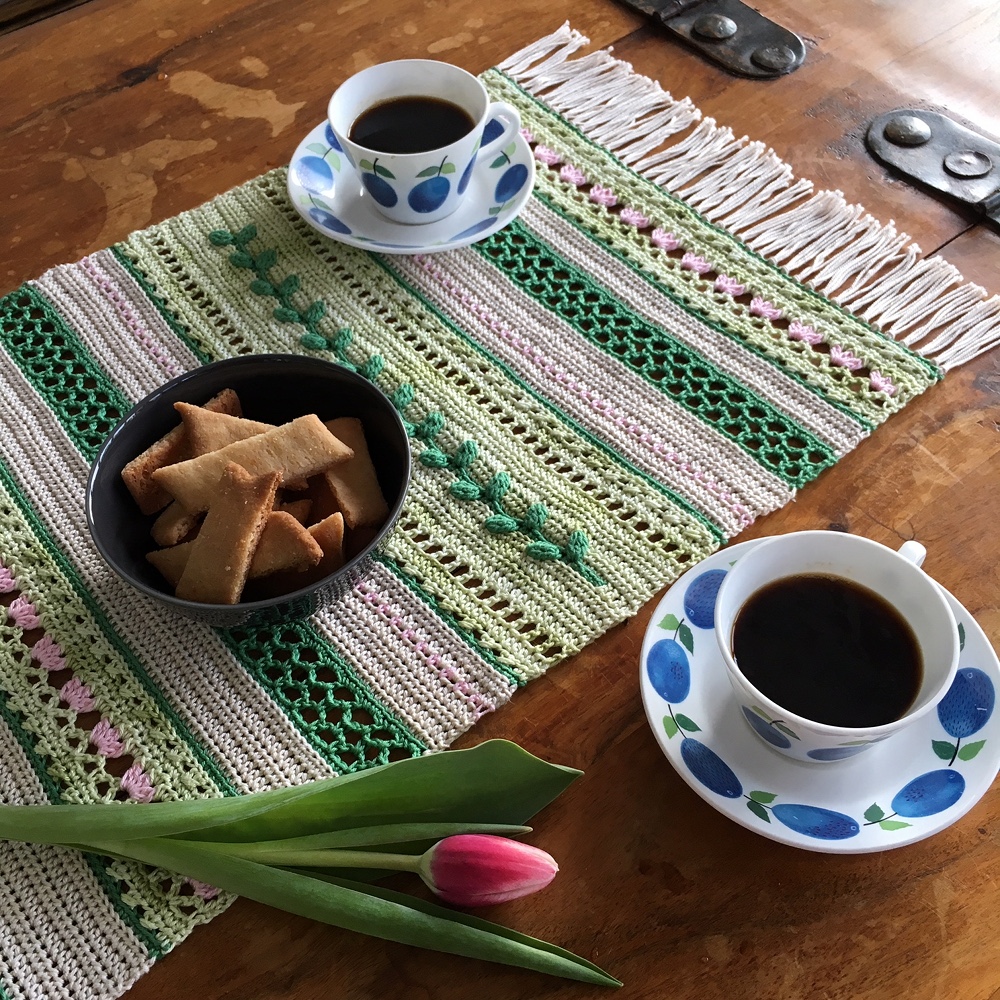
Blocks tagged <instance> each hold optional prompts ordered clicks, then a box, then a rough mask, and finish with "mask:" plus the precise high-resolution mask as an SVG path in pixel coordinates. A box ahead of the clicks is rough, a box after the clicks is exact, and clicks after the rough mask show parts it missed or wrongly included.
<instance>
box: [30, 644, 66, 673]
mask: <svg viewBox="0 0 1000 1000" xmlns="http://www.w3.org/2000/svg"><path fill="white" fill-rule="evenodd" d="M31 658H32V659H33V660H35V661H37V662H38V663H39V664H40V665H41V666H42V667H44V668H45V669H46V670H64V669H65V667H66V660H65V659H64V658H63V651H62V647H61V646H60V645H59V643H58V642H56V641H55V639H53V638H52V636H50V635H43V636H42V637H41V639H39V640H38V642H36V643H35V644H34V646H32V647H31Z"/></svg>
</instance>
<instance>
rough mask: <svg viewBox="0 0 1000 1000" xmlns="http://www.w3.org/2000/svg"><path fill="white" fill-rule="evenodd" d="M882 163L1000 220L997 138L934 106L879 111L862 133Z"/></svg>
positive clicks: (999, 165) (876, 157)
mask: <svg viewBox="0 0 1000 1000" xmlns="http://www.w3.org/2000/svg"><path fill="white" fill-rule="evenodd" d="M865 142H866V143H867V146H868V150H869V152H870V153H871V154H872V156H874V157H875V159H877V160H879V161H880V162H881V163H884V164H885V165H886V166H889V167H892V168H893V169H895V170H898V171H899V172H900V173H902V174H905V175H906V176H907V177H909V178H910V179H912V180H915V181H919V182H920V183H921V184H924V185H926V186H927V187H929V188H933V189H934V190H935V191H940V192H941V193H942V194H946V195H949V196H950V197H952V198H955V199H956V200H958V201H960V202H962V203H963V204H965V205H969V206H970V207H971V208H973V209H975V210H976V211H977V212H979V213H980V214H981V215H985V216H986V217H987V218H988V219H990V220H992V221H993V222H997V223H1000V142H998V141H997V140H996V139H993V138H991V137H989V136H985V135H981V134H980V133H979V132H974V131H973V130H972V129H970V128H966V127H965V126H964V125H959V124H958V122H956V121H953V120H952V119H951V118H948V117H947V116H945V115H942V114H938V112H936V111H923V110H919V109H916V110H914V109H910V108H900V109H897V110H896V111H889V112H887V113H886V114H884V115H879V117H878V118H876V119H875V120H874V121H873V122H872V123H871V124H870V125H869V126H868V134H867V136H866V137H865Z"/></svg>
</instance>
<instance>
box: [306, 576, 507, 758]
mask: <svg viewBox="0 0 1000 1000" xmlns="http://www.w3.org/2000/svg"><path fill="white" fill-rule="evenodd" d="M315 621H316V626H317V628H318V630H319V631H320V632H321V633H322V634H323V635H324V636H325V637H326V638H327V640H328V641H329V642H330V643H331V644H332V645H333V646H334V647H336V648H337V649H339V650H340V651H341V652H342V653H343V655H344V656H345V658H346V659H348V660H349V661H350V662H351V663H353V664H355V665H356V667H355V669H356V670H357V671H358V673H359V674H361V676H362V678H363V679H364V680H365V682H366V683H367V684H368V685H369V687H370V688H371V689H372V691H373V692H374V693H375V695H376V696H377V697H378V698H379V700H380V701H381V702H382V703H383V704H384V705H386V706H388V707H389V708H390V709H391V710H392V711H393V712H394V713H395V714H396V715H397V716H398V717H399V718H400V719H402V720H403V722H404V724H405V725H406V726H407V728H408V729H410V731H411V732H413V733H414V734H415V735H416V736H417V737H418V738H419V739H420V740H422V741H423V742H424V743H425V744H426V745H427V748H428V749H429V750H444V749H445V748H446V747H447V746H449V745H450V744H451V743H452V742H454V740H455V739H457V738H458V737H459V736H460V735H461V734H462V733H464V732H465V731H466V730H467V729H469V728H470V727H471V726H473V725H474V724H475V723H476V722H477V721H478V719H479V718H481V717H482V716H483V715H485V714H486V713H487V712H491V711H493V710H494V709H496V708H498V707H499V706H500V705H502V704H505V703H506V702H507V701H508V700H509V699H510V697H511V695H512V694H513V693H514V690H515V687H514V685H512V684H511V683H510V682H509V681H507V680H506V678H504V677H503V676H502V675H501V674H500V673H498V672H497V671H496V670H495V669H494V668H493V667H491V666H490V665H489V664H488V663H486V662H485V661H484V660H482V659H481V658H480V657H478V656H476V655H475V654H474V653H473V652H472V651H471V650H470V649H469V647H468V645H467V644H466V643H465V642H463V641H462V640H461V639H460V638H459V637H458V636H456V635H455V634H454V633H453V632H451V631H450V630H449V629H447V628H446V627H445V626H444V625H443V623H441V622H440V621H439V620H438V619H436V618H434V617H429V616H428V615H427V605H426V604H424V603H423V602H422V601H420V600H419V599H418V598H417V597H416V596H415V595H414V594H413V593H412V592H411V591H410V590H409V589H408V588H407V587H406V586H405V584H403V583H402V582H401V581H400V580H399V579H398V578H397V577H396V576H394V575H393V574H392V573H390V572H389V571H388V570H387V569H386V568H385V567H384V566H380V565H377V564H376V565H375V566H373V567H372V570H371V572H370V573H368V575H367V576H366V578H365V580H364V581H363V582H362V583H360V584H359V585H358V587H357V588H356V589H354V590H352V591H350V592H349V593H348V594H346V595H345V596H344V597H343V598H342V600H341V601H340V602H339V603H338V604H337V605H336V606H335V607H327V608H324V609H322V610H321V611H319V612H318V613H317V615H316V618H315ZM387 655H389V656H391V658H390V659H389V660H388V661H387V659H386V657H387Z"/></svg>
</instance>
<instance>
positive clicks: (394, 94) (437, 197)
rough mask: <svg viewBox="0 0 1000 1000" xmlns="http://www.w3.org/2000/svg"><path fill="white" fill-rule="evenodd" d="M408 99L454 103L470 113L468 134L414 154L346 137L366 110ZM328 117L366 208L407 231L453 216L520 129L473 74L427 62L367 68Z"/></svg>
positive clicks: (513, 112) (512, 111)
mask: <svg viewBox="0 0 1000 1000" xmlns="http://www.w3.org/2000/svg"><path fill="white" fill-rule="evenodd" d="M414 97H425V98H431V99H433V100H438V101H446V102H449V103H451V104H455V105H457V106H458V107H459V108H461V109H462V110H463V111H464V112H465V113H466V114H467V115H468V117H469V119H470V121H471V122H472V125H471V128H470V129H469V131H468V132H466V133H465V134H464V135H462V136H461V137H460V138H458V139H456V140H454V141H453V142H449V143H447V144H445V145H436V146H435V147H434V148H430V149H427V150H424V151H421V152H417V153H391V152H382V151H379V150H374V149H369V148H366V147H365V146H362V145H360V144H359V143H357V142H355V141H354V140H353V139H352V138H351V131H352V128H353V126H354V124H355V122H356V121H357V120H358V118H359V117H360V116H361V115H362V114H363V113H364V112H366V111H368V110H369V109H371V108H373V107H374V106H376V105H380V104H384V103H386V102H390V101H393V100H395V99H399V98H414ZM327 112H328V117H329V122H330V128H331V129H332V130H333V134H334V136H335V137H336V139H337V141H338V143H339V144H340V146H341V149H342V151H343V153H344V155H345V156H346V158H347V160H348V162H349V163H350V164H351V166H352V167H353V169H354V171H355V172H356V173H357V175H358V177H359V179H360V180H361V183H362V185H363V188H364V196H365V197H368V198H370V199H371V204H372V207H373V208H374V209H375V210H376V211H377V212H378V213H379V214H380V215H383V216H384V217H385V218H387V219H389V220H391V221H392V222H400V223H406V224H410V225H418V224H421V223H428V222H437V221H438V220H439V219H443V218H445V217H447V216H449V215H451V214H452V213H453V212H454V211H455V210H456V209H457V208H458V207H459V205H460V204H461V203H462V199H463V197H464V196H465V195H466V194H467V193H468V191H469V188H470V184H469V181H470V179H471V177H472V173H473V171H474V170H475V168H476V163H477V162H478V161H479V160H480V159H482V158H485V157H489V156H493V155H495V154H496V153H497V152H498V151H500V150H502V149H503V148H504V147H505V146H506V145H508V144H509V143H510V142H511V141H512V140H513V138H514V135H515V134H516V133H517V131H518V129H520V127H521V118H520V115H519V114H518V112H517V109H516V108H514V107H512V106H511V105H509V104H506V103H504V102H503V101H492V102H491V101H490V98H489V94H488V93H487V91H486V88H485V87H484V86H483V85H482V83H481V82H480V81H479V80H478V79H477V78H476V77H475V76H473V75H472V74H471V73H467V72H466V71H465V70H464V69H461V68H460V67H458V66H453V65H451V64H450V63H445V62H438V61H437V60H433V59H399V60H395V61H394V62H385V63H378V64H377V65H375V66H369V67H368V68H367V69H363V70H361V72H359V73H355V74H354V76H352V77H350V78H349V79H347V80H345V81H344V82H343V83H342V84H341V85H340V86H339V87H338V88H337V89H336V91H335V92H334V94H333V96H332V97H331V98H330V103H329V107H328V109H327ZM494 120H496V121H497V122H499V123H500V125H502V129H501V131H500V132H499V134H497V135H495V136H492V135H491V137H490V140H489V142H487V143H486V145H485V146H481V145H480V144H481V142H482V139H483V130H484V129H485V128H486V125H487V123H488V122H491V121H494ZM491 131H492V130H491Z"/></svg>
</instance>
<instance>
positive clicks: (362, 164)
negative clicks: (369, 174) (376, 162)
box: [358, 160, 372, 170]
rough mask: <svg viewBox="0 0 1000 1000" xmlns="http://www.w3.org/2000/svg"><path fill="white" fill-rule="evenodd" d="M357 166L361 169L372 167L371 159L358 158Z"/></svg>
mask: <svg viewBox="0 0 1000 1000" xmlns="http://www.w3.org/2000/svg"><path fill="white" fill-rule="evenodd" d="M358 166H359V167H361V169H362V170H371V169H372V161H371V160H358Z"/></svg>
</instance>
